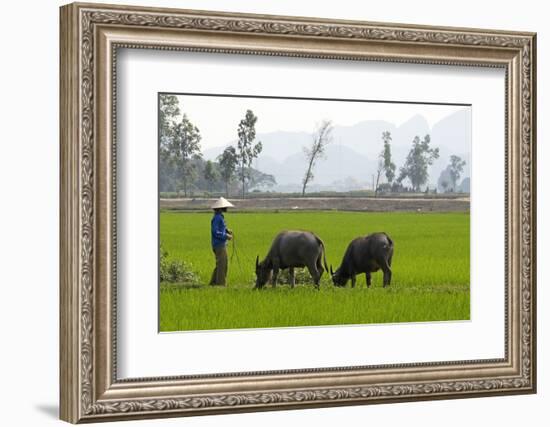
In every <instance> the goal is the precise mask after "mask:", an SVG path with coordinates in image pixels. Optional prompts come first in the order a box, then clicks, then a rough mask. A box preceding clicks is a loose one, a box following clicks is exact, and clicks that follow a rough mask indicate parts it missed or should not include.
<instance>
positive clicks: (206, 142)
mask: <svg viewBox="0 0 550 427" xmlns="http://www.w3.org/2000/svg"><path fill="white" fill-rule="evenodd" d="M178 98H179V103H180V109H181V111H182V112H183V113H185V114H187V116H188V117H189V119H190V120H191V122H192V123H193V124H194V125H195V126H197V127H198V128H199V130H200V132H201V135H202V141H201V146H202V149H208V148H212V147H218V146H222V145H225V144H227V143H228V142H230V141H232V140H235V139H237V126H238V124H239V122H240V121H241V120H242V119H243V118H244V116H245V113H246V110H247V109H251V110H252V111H253V112H254V114H255V115H256V116H257V117H258V121H257V123H256V133H257V134H261V133H267V132H274V131H297V132H307V133H311V132H313V130H314V129H315V127H316V124H317V123H319V122H320V121H322V120H324V119H329V120H332V122H333V124H334V125H337V126H338V125H340V126H351V125H354V124H356V123H358V122H362V121H365V120H384V121H387V122H390V123H393V124H395V125H396V126H400V125H401V124H403V123H404V122H406V121H407V120H409V119H411V118H412V117H414V116H415V115H417V114H420V115H422V116H423V117H424V118H425V119H426V120H427V122H428V124H429V126H430V127H432V126H433V125H434V124H435V123H437V122H438V121H439V120H441V119H443V118H444V117H446V116H448V115H450V114H453V113H455V112H456V111H459V110H463V109H467V108H469V107H464V106H446V105H421V104H394V103H373V102H346V101H311V100H288V99H262V98H236V97H218V96H196V95H178Z"/></svg>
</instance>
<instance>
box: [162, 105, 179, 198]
mask: <svg viewBox="0 0 550 427" xmlns="http://www.w3.org/2000/svg"><path fill="white" fill-rule="evenodd" d="M180 113H181V112H180V107H179V100H178V97H177V96H175V95H160V96H159V123H158V126H159V186H160V188H162V189H163V191H175V190H176V187H177V185H178V183H177V176H176V175H177V166H176V164H175V160H174V157H173V155H172V153H171V144H172V136H173V130H174V126H175V125H174V121H175V120H176V119H177V117H178V116H179V115H180Z"/></svg>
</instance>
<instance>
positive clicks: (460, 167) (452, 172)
mask: <svg viewBox="0 0 550 427" xmlns="http://www.w3.org/2000/svg"><path fill="white" fill-rule="evenodd" d="M464 166H466V162H465V161H464V160H462V159H461V158H460V157H459V156H455V155H454V154H453V155H452V156H451V163H450V165H449V166H448V167H449V176H450V177H451V181H452V184H453V190H455V191H456V183H457V182H458V180H459V178H460V175H461V174H462V172H463V171H464Z"/></svg>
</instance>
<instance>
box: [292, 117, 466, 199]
mask: <svg viewBox="0 0 550 427" xmlns="http://www.w3.org/2000/svg"><path fill="white" fill-rule="evenodd" d="M332 130H333V126H332V123H331V121H330V120H324V121H322V122H321V123H320V124H319V125H318V126H317V129H316V130H315V132H314V133H313V140H312V143H311V145H310V146H309V147H304V154H305V156H306V165H307V167H306V172H305V174H304V178H303V179H302V196H304V195H305V193H306V188H307V185H308V184H309V183H310V182H311V181H312V180H313V178H314V174H313V171H314V168H315V165H316V163H317V161H318V160H319V159H321V158H324V156H325V151H326V148H327V146H328V145H329V144H330V143H331V142H332ZM391 141H392V137H391V133H390V132H388V131H385V132H383V133H382V142H383V144H384V147H383V149H382V152H381V153H380V155H379V158H378V167H377V172H376V184H375V187H374V188H375V193H376V194H377V193H378V188H379V185H380V177H381V176H382V174H384V175H385V176H386V181H387V186H388V187H389V188H393V189H397V188H402V187H403V186H402V182H403V181H404V180H405V179H406V178H408V179H409V181H410V183H411V186H412V190H413V191H415V192H419V191H420V187H421V186H422V185H424V184H426V182H427V181H428V177H429V175H428V166H430V165H432V164H433V162H434V160H436V159H437V158H439V148H432V147H430V141H431V140H430V135H426V136H424V138H423V139H420V137H418V136H415V137H414V139H413V142H412V147H411V149H410V151H409V154H408V155H407V158H406V159H405V164H404V165H403V166H402V167H401V168H400V169H399V175H398V176H397V179H396V166H395V163H394V162H393V161H392V154H391ZM454 157H457V156H454ZM462 166H464V165H462ZM394 180H395V181H396V184H397V185H394Z"/></svg>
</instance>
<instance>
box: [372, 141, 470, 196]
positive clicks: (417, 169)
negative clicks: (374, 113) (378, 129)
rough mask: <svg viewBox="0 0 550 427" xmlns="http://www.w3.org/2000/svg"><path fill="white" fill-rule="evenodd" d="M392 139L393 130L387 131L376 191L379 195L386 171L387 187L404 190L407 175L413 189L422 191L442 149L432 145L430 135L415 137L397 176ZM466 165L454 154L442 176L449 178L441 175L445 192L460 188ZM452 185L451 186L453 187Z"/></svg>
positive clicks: (380, 157) (380, 158)
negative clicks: (382, 177)
mask: <svg viewBox="0 0 550 427" xmlns="http://www.w3.org/2000/svg"><path fill="white" fill-rule="evenodd" d="M391 140H392V138H391V133H390V132H388V131H386V132H383V133H382V141H383V143H384V148H383V150H382V152H381V153H380V156H379V159H378V169H377V175H376V185H375V194H377V193H378V191H379V189H380V185H379V182H380V176H381V175H382V173H384V174H385V176H386V181H387V184H386V186H385V187H386V188H388V189H389V190H390V191H400V190H403V188H404V187H403V184H402V183H403V181H404V180H405V179H406V178H408V180H409V182H410V183H411V186H412V188H411V189H412V191H414V192H420V191H421V190H420V187H421V186H423V185H425V184H426V183H427V182H428V178H429V173H428V167H429V166H431V165H432V164H433V162H434V161H435V160H436V159H438V158H439V148H432V147H430V142H431V138H430V135H426V136H424V138H423V139H420V137H419V136H415V137H414V139H413V142H412V147H411V149H410V151H409V153H408V154H407V158H406V159H405V163H404V165H403V166H402V167H401V168H400V169H399V176H398V177H397V179H395V176H396V175H395V171H396V166H395V164H394V163H393V161H392V155H391V145H390V143H391ZM465 165H466V162H465V161H464V160H462V159H461V158H460V157H459V156H457V155H454V154H453V155H451V157H450V163H449V165H448V166H447V167H446V169H445V170H444V171H443V172H442V176H443V175H444V176H445V177H444V178H443V181H442V178H441V177H440V179H439V183H440V185H441V186H442V187H443V189H444V191H446V190H447V189H448V188H449V190H450V191H454V189H456V188H457V183H458V180H459V179H460V176H461V174H462V172H463V171H464V166H465ZM394 179H395V182H394ZM449 185H451V186H450V187H449ZM426 191H427V190H426Z"/></svg>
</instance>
